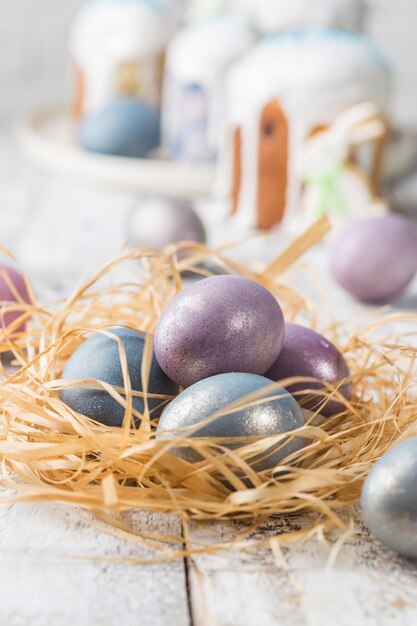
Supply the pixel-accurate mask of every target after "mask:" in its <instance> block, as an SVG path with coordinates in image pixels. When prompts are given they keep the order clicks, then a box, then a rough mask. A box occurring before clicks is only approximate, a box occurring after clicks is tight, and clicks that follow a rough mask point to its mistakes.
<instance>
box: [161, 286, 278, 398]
mask: <svg viewBox="0 0 417 626" xmlns="http://www.w3.org/2000/svg"><path fill="white" fill-rule="evenodd" d="M284 332H285V323H284V317H283V314H282V311H281V308H280V306H279V304H278V302H277V301H276V300H275V298H274V297H273V295H272V294H271V293H270V292H269V291H268V290H267V289H265V288H264V287H262V286H261V285H259V284H258V283H256V282H254V281H252V280H248V279H247V278H242V277H240V276H213V277H211V278H207V279H205V280H202V281H200V282H198V283H196V284H195V285H192V286H191V287H188V288H187V289H185V290H184V291H183V292H182V293H180V294H179V295H178V296H177V297H176V298H174V300H173V301H172V302H171V303H170V304H169V305H168V307H167V308H166V309H165V311H164V312H163V314H162V316H161V318H160V320H159V322H158V325H157V328H156V332H155V354H156V358H157V359H158V363H159V365H160V366H161V367H162V369H163V370H164V372H165V373H166V374H167V376H169V378H171V379H172V380H175V381H176V382H177V383H178V384H180V385H182V386H183V387H188V386H189V385H192V384H194V383H196V382H198V381H199V380H202V379H203V378H208V377H209V376H214V375H216V374H223V373H226V372H248V373H251V374H264V373H265V372H266V370H267V369H269V368H270V367H271V365H272V363H273V362H274V361H275V359H276V358H277V356H278V354H279V352H280V350H281V347H282V344H283V341H284Z"/></svg>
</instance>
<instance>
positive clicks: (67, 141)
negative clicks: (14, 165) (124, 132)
mask: <svg viewBox="0 0 417 626" xmlns="http://www.w3.org/2000/svg"><path fill="white" fill-rule="evenodd" d="M18 139H19V143H20V145H21V147H22V149H23V150H24V152H25V153H26V154H27V155H28V156H29V157H31V158H32V159H33V160H34V161H36V162H37V163H38V164H39V165H40V166H42V167H44V168H45V169H47V170H49V171H51V172H55V173H57V174H64V175H67V176H72V177H75V178H78V179H84V180H88V181H90V182H93V183H97V184H100V185H102V186H103V185H106V186H110V187H116V188H119V189H125V190H133V191H137V192H140V193H145V194H146V193H148V194H158V195H167V196H172V197H184V198H196V197H201V196H208V195H210V194H211V193H212V192H213V189H214V184H215V179H216V175H215V170H216V167H215V166H214V165H188V164H184V163H178V162H174V161H169V160H168V159H164V158H161V157H159V158H158V156H155V157H154V158H148V159H127V158H122V157H112V156H107V155H101V154H94V153H89V152H86V151H84V150H82V149H81V148H80V147H79V146H78V145H77V142H76V137H75V133H74V128H73V125H72V123H71V120H70V116H69V114H68V111H66V110H63V109H54V110H48V111H40V112H37V113H33V114H31V115H30V116H29V117H28V118H27V119H25V120H24V121H23V122H22V123H21V124H20V125H19V126H18ZM416 163H417V139H416V137H415V136H413V135H410V134H408V133H406V132H404V131H400V130H397V131H395V132H394V133H393V134H392V136H391V141H390V144H389V146H388V151H387V159H386V167H385V175H384V178H385V182H388V183H394V182H395V181H397V180H399V179H401V178H402V177H404V176H405V175H407V174H409V173H410V171H412V170H414V169H415V167H416Z"/></svg>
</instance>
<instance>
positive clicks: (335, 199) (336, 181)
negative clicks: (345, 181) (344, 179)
mask: <svg viewBox="0 0 417 626" xmlns="http://www.w3.org/2000/svg"><path fill="white" fill-rule="evenodd" d="M344 169H345V168H344V165H343V163H339V164H337V165H335V166H334V167H333V168H332V169H330V170H328V171H327V172H324V173H323V174H316V175H314V176H307V177H306V179H305V183H306V185H318V186H319V187H320V190H321V193H320V200H319V202H318V203H317V208H316V210H315V211H314V214H315V216H316V217H317V218H319V217H323V215H327V214H329V213H336V214H337V215H340V216H343V215H346V213H347V206H346V202H345V199H344V197H343V194H342V192H341V190H340V176H341V174H342V173H343V171H344Z"/></svg>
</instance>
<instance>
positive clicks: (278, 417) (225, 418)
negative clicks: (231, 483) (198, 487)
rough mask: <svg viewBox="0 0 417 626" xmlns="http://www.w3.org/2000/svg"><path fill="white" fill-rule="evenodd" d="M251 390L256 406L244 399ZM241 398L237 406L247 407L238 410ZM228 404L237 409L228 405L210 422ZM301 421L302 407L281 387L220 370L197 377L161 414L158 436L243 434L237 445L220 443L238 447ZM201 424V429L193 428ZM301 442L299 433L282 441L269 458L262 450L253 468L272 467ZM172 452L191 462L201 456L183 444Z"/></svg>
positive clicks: (299, 426)
mask: <svg viewBox="0 0 417 626" xmlns="http://www.w3.org/2000/svg"><path fill="white" fill-rule="evenodd" d="M262 390H264V392H263V393H262ZM254 392H255V393H256V392H258V393H259V395H257V397H256V401H255V402H257V404H253V405H251V402H249V401H248V402H245V398H246V397H247V396H249V395H250V394H253V393H254ZM259 400H261V402H259ZM239 401H240V406H243V405H245V404H247V405H248V406H246V407H244V408H240V407H239ZM232 404H235V406H236V410H234V411H232V410H231V409H230V410H231V412H229V413H227V414H225V415H221V416H219V417H217V418H216V419H214V420H213V421H212V420H210V417H211V416H213V415H214V414H216V413H218V412H221V411H227V410H228V407H230V405H232ZM304 423H305V420H304V415H303V412H302V410H301V408H300V407H299V405H298V404H297V402H296V401H295V400H294V398H293V397H292V396H291V395H290V394H289V393H288V392H287V391H286V390H285V389H283V388H282V387H278V386H277V385H275V386H274V385H273V383H271V381H270V380H268V379H266V378H264V377H263V376H256V375H254V374H245V373H234V374H233V373H232V374H220V375H218V376H212V377H211V378H206V379H205V380H201V381H200V382H198V383H196V384H195V385H192V386H191V387H189V388H188V389H186V390H185V391H183V392H182V393H181V394H180V395H179V396H177V398H175V399H174V400H173V401H172V402H171V403H170V404H169V405H168V406H167V407H166V408H165V410H164V411H163V413H162V415H161V418H160V420H159V424H158V428H157V437H158V438H160V439H172V438H175V437H178V436H179V437H189V438H203V437H216V438H220V439H222V438H223V439H225V438H229V437H233V438H242V443H241V444H239V442H233V443H227V442H226V443H225V444H224V445H227V447H229V448H238V447H240V446H242V445H247V444H248V443H252V440H253V439H255V440H256V439H263V438H265V437H270V436H274V435H279V434H283V433H287V432H290V431H292V430H295V429H298V428H301V427H302V426H304ZM199 424H201V426H200V427H198V428H193V427H195V426H198V425H199ZM190 429H191V430H190ZM248 439H251V441H249V440H248ZM304 445H305V441H304V439H303V438H301V437H298V438H295V439H292V440H291V441H289V442H288V443H287V444H286V445H285V446H283V447H282V442H281V443H280V444H278V445H277V450H276V451H274V449H272V450H271V449H270V450H268V451H267V455H268V456H267V457H266V455H265V454H263V455H261V456H263V457H264V458H262V459H259V460H258V461H257V460H256V459H254V462H253V463H252V465H253V467H254V469H256V470H257V471H262V470H266V469H272V468H274V467H276V466H277V465H279V464H280V463H281V462H282V460H283V459H284V458H285V457H287V456H288V455H289V454H291V453H293V452H296V451H297V450H300V449H301V448H302V447H303V446H304ZM278 448H280V449H278ZM173 452H174V454H176V455H178V456H180V457H182V458H185V459H187V460H189V461H191V462H193V461H195V460H197V459H198V458H199V457H198V455H197V454H196V452H195V451H193V450H192V449H191V448H187V447H180V448H175V449H174V450H173Z"/></svg>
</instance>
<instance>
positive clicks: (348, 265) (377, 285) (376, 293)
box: [331, 214, 417, 303]
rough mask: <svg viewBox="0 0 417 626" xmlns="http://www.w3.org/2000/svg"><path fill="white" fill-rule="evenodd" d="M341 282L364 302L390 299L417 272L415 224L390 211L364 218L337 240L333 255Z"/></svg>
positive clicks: (387, 300) (335, 269) (333, 263)
mask: <svg viewBox="0 0 417 626" xmlns="http://www.w3.org/2000/svg"><path fill="white" fill-rule="evenodd" d="M331 266H332V271H333V274H334V277H335V279H336V280H337V282H338V283H339V284H340V285H341V287H343V288H344V289H346V291H348V292H349V293H350V294H352V295H353V296H354V297H355V298H357V299H358V300H362V301H363V302H377V303H378V302H389V301H391V300H393V299H394V298H396V297H397V296H399V295H400V294H401V293H402V292H403V291H404V290H405V289H406V287H407V286H408V285H409V284H410V283H411V281H412V280H413V278H414V276H415V274H416V272H417V232H416V228H415V226H414V224H413V223H412V222H411V221H410V220H408V219H406V218H405V217H401V216H399V215H394V214H388V215H383V216H381V217H372V218H369V219H365V220H361V221H360V222H356V223H355V224H353V225H352V226H350V227H349V228H348V229H347V230H346V231H345V232H344V233H343V234H342V235H341V237H340V238H339V239H338V240H337V242H336V244H335V246H334V249H333V251H332V256H331Z"/></svg>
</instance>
